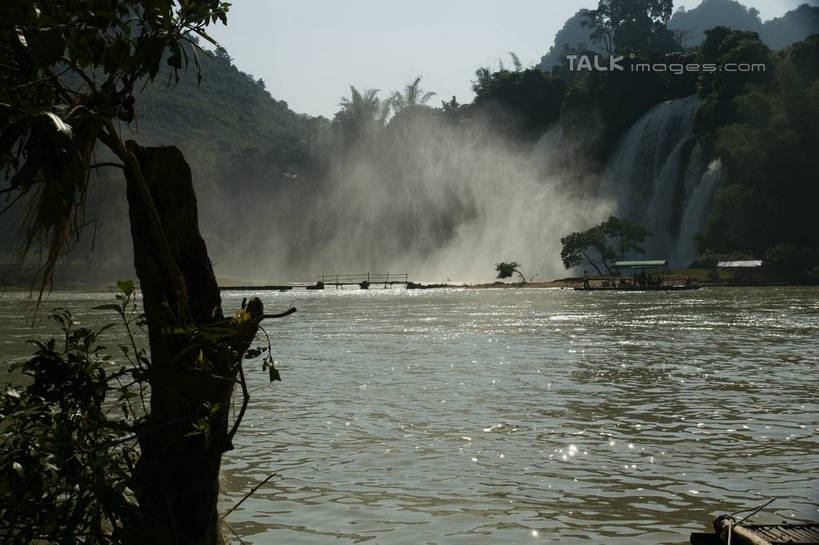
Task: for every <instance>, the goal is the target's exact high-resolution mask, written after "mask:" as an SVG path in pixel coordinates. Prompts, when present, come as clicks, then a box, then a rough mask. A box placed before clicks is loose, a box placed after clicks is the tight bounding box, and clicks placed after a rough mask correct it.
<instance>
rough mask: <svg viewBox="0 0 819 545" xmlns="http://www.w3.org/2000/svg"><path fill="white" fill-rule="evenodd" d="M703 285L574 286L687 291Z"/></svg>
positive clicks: (576, 289)
mask: <svg viewBox="0 0 819 545" xmlns="http://www.w3.org/2000/svg"><path fill="white" fill-rule="evenodd" d="M700 287H701V286H698V285H696V284H692V285H672V286H668V285H666V286H643V287H640V286H589V287H588V288H574V290H575V291H686V290H698V289H700Z"/></svg>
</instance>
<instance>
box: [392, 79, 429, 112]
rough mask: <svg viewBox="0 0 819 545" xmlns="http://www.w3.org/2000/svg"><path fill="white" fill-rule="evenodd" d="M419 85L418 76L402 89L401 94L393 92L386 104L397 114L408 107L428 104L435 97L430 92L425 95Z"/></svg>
mask: <svg viewBox="0 0 819 545" xmlns="http://www.w3.org/2000/svg"><path fill="white" fill-rule="evenodd" d="M420 83H421V76H418V77H417V78H415V79H414V80H413V82H412V83H410V84H408V85H406V86H405V87H404V92H403V94H402V93H400V92H399V91H395V92H394V93H393V94H392V96H391V97H390V98H389V100H388V102H389V103H390V106H392V109H393V110H394V111H395V113H398V112H400V111H401V110H403V109H405V108H409V107H410V106H423V105H425V104H426V103H427V102H429V99H431V98H432V97H434V96H435V95H436V93H434V92H432V91H430V92H426V93H425V92H424V91H423V89H421V87H420Z"/></svg>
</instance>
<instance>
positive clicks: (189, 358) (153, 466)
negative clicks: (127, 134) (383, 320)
mask: <svg viewBox="0 0 819 545" xmlns="http://www.w3.org/2000/svg"><path fill="white" fill-rule="evenodd" d="M127 150H128V154H129V159H130V161H126V163H125V176H126V180H127V194H128V206H129V216H130V223H131V234H132V238H133V242H134V265H135V267H136V272H137V276H138V277H139V280H140V287H141V289H142V294H143V306H144V310H145V315H146V320H147V325H148V335H149V342H150V349H151V354H150V360H151V367H150V370H149V373H148V380H149V383H150V387H151V403H150V416H149V417H148V419H147V422H146V424H145V425H144V427H143V428H142V429H141V431H140V433H139V441H140V447H141V457H140V461H139V463H138V465H137V468H136V472H135V482H134V491H135V493H136V496H137V499H138V501H139V504H140V511H141V517H140V518H141V520H140V522H139V524H138V525H135V527H134V528H132V529H131V530H130V532H129V535H130V541H131V542H132V543H157V544H162V545H164V544H174V545H176V544H180V545H182V544H184V545H211V544H217V543H221V541H222V540H221V536H220V531H219V517H218V513H217V509H216V507H217V500H218V494H219V467H220V464H221V460H222V453H223V452H224V451H225V450H227V449H228V448H229V437H228V424H229V422H228V416H229V410H228V409H229V406H230V400H231V396H232V393H233V387H234V384H235V383H236V377H237V373H238V369H239V365H240V363H241V357H242V355H243V353H244V351H245V350H246V349H247V347H248V346H249V344H250V342H252V339H253V337H254V336H255V334H256V331H257V327H258V323H259V321H260V320H261V318H262V315H263V309H262V308H261V302H259V301H258V300H255V301H253V302H252V305H251V306H249V307H248V312H249V315H248V316H247V318H248V319H246V320H245V321H244V322H243V323H236V322H234V321H229V320H225V318H224V316H223V313H222V308H221V298H220V294H219V288H218V286H217V284H216V278H215V276H214V274H213V268H212V266H211V263H210V259H209V258H208V254H207V248H206V247H205V242H204V241H203V240H202V237H201V235H200V233H199V226H198V217H197V208H196V196H195V194H194V190H193V185H192V182H191V172H190V168H189V166H188V164H187V163H186V162H185V159H184V158H183V156H182V154H181V152H180V151H179V150H178V149H176V148H175V147H161V148H143V147H140V146H138V145H137V144H135V143H134V142H128V143H127ZM146 189H147V192H146ZM154 210H155V212H154ZM157 220H158V223H159V227H158V226H157ZM195 424H199V425H200V428H199V431H198V432H197V431H196V428H195V427H194V425H195ZM203 424H204V425H205V427H204V428H202V427H201V425H203Z"/></svg>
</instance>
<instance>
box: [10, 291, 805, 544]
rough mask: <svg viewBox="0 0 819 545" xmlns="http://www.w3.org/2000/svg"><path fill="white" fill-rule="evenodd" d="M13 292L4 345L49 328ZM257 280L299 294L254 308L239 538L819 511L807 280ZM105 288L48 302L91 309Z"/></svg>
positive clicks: (558, 532)
mask: <svg viewBox="0 0 819 545" xmlns="http://www.w3.org/2000/svg"><path fill="white" fill-rule="evenodd" d="M27 295H28V294H23V293H17V292H5V293H2V294H0V353H1V354H3V356H4V360H5V361H7V362H8V361H10V360H16V359H19V358H22V357H24V356H25V355H26V354H28V353H30V351H31V347H30V346H27V345H25V343H24V341H25V340H26V339H29V338H42V337H44V336H45V335H53V334H55V333H56V332H57V330H56V327H53V326H52V324H51V323H49V322H47V321H45V320H42V319H41V320H39V321H38V323H37V325H36V326H35V328H34V329H33V330H32V329H31V328H30V327H29V323H30V308H31V300H29V299H28V298H27ZM248 295H250V294H249V293H245V292H226V293H223V300H224V307H225V310H226V312H232V311H233V310H235V309H236V308H238V306H239V303H240V301H241V299H242V297H243V296H248ZM258 295H259V296H260V297H261V298H262V299H263V301H264V303H265V306H266V309H268V311H269V312H277V311H280V310H284V309H286V308H287V307H288V306H290V305H291V304H292V305H294V306H296V307H298V309H299V312H298V313H296V314H295V315H292V316H289V317H287V318H285V319H280V320H270V321H268V322H265V328H266V329H267V332H268V333H269V334H270V337H271V340H272V342H273V346H274V355H275V358H276V360H277V361H278V367H279V369H280V371H281V375H282V379H283V382H280V383H275V384H273V385H270V384H269V383H268V377H267V374H266V373H264V372H263V371H262V370H261V362H260V361H248V362H246V366H245V369H246V374H247V377H248V380H249V383H250V391H251V395H252V399H251V401H250V406H249V409H248V412H247V415H246V416H245V420H244V422H243V425H242V428H241V429H240V431H239V433H238V434H237V437H236V440H235V445H236V449H235V450H233V451H231V452H229V453H227V454H226V456H225V459H224V463H223V466H222V469H223V479H222V481H223V490H224V501H223V504H222V509H223V510H226V509H228V508H230V507H231V506H233V505H234V504H235V503H236V502H237V501H239V500H240V499H241V498H242V497H243V495H244V494H245V493H246V492H247V491H248V490H250V489H251V488H252V487H253V486H255V485H256V484H258V483H259V482H260V481H261V480H263V479H264V478H266V477H267V476H268V475H270V474H271V473H273V472H276V473H277V476H276V477H274V478H273V479H272V480H271V481H270V482H269V483H268V484H266V485H265V486H263V487H261V488H260V489H259V490H258V491H257V492H256V493H255V494H254V495H253V496H252V497H251V498H249V499H248V500H247V501H245V502H244V503H243V504H242V505H241V506H240V507H239V508H238V509H236V510H235V511H233V512H232V513H231V514H230V515H229V516H228V518H227V521H228V522H229V523H230V526H231V527H232V528H233V529H234V530H235V531H236V532H237V533H238V534H239V535H241V536H242V539H243V541H244V542H245V543H255V544H267V543H288V544H296V543H359V542H364V541H369V542H371V543H387V544H418V543H442V544H444V543H447V544H449V543H452V544H455V543H464V544H466V543H469V544H475V543H487V544H489V543H523V544H527V543H532V544H536V543H595V544H602V543H612V544H646V545H648V544H657V543H667V544H682V543H687V541H688V535H689V533H690V532H692V531H704V530H705V528H706V527H707V525H708V523H709V521H710V518H711V517H712V516H713V515H715V514H717V513H728V512H732V511H736V510H739V509H744V508H747V507H750V506H753V505H756V504H759V503H761V502H762V501H764V500H766V499H768V498H772V497H776V498H778V499H777V501H776V502H774V504H773V505H772V506H771V507H770V508H768V509H766V510H765V511H764V512H763V513H761V514H760V515H758V516H757V517H756V519H755V520H757V521H760V522H778V521H781V520H789V521H799V520H806V519H812V520H816V519H817V518H819V398H818V397H817V394H816V390H817V387H819V288H798V287H791V288H712V289H702V290H697V291H690V292H681V293H658V292H647V293H639V292H633V293H580V292H574V291H571V290H559V289H520V290H516V289H484V290H471V289H464V290H430V291H409V292H408V291H406V290H403V289H400V290H370V291H358V290H334V289H327V290H325V291H323V292H304V291H302V292H296V291H293V292H289V293H277V292H260V293H259V294H258ZM112 298H113V295H112V294H105V293H80V292H74V293H69V292H59V293H54V294H52V295H51V296H50V298H49V299H48V300H47V301H46V303H45V304H44V308H45V309H51V308H53V307H57V306H63V307H67V308H70V309H72V310H73V311H74V312H75V318H76V320H77V321H79V322H80V323H81V324H82V325H84V326H92V325H95V324H103V323H106V322H108V321H113V317H111V316H110V313H108V312H106V311H92V310H89V309H90V307H92V306H94V305H98V304H101V303H105V302H110V301H111V299H112ZM114 331H115V330H113V329H112V330H109V333H108V334H107V340H106V342H105V344H107V345H108V346H109V349H111V353H115V352H116V351H115V350H114V349H115V347H116V344H117V339H116V336H117V335H118V334H119V333H114ZM7 379H8V377H7V376H4V380H3V382H7ZM239 398H240V396H237V399H236V401H237V406H238V401H240V399H239Z"/></svg>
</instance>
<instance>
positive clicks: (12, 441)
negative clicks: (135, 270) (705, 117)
mask: <svg viewBox="0 0 819 545" xmlns="http://www.w3.org/2000/svg"><path fill="white" fill-rule="evenodd" d="M121 287H122V288H123V291H122V292H121V293H120V294H119V295H117V302H116V304H112V305H106V307H107V308H113V309H115V310H116V312H117V313H118V314H119V315H120V317H121V324H120V326H121V327H122V328H124V330H125V333H126V337H127V338H128V339H130V340H131V341H132V343H130V344H127V345H122V346H120V347H119V350H120V351H121V352H122V355H123V356H124V357H125V359H126V362H127V363H126V364H125V365H120V364H117V363H115V362H113V361H112V358H111V356H110V355H109V354H108V352H107V351H106V348H105V347H104V346H103V345H101V344H100V342H101V341H102V336H103V333H104V332H105V331H106V330H107V329H109V328H111V327H112V325H113V324H111V325H107V326H105V327H103V328H101V329H99V330H97V331H92V330H90V329H88V328H84V327H77V326H76V323H75V321H74V320H73V318H72V315H71V312H70V311H68V310H65V309H57V310H55V311H53V312H52V313H51V318H52V319H53V320H54V321H55V322H56V323H57V324H58V325H59V327H60V329H61V331H62V337H61V338H59V339H56V338H52V339H51V340H49V341H47V342H40V341H31V342H32V344H34V345H35V347H36V351H35V354H34V357H32V358H31V359H29V360H28V361H26V362H24V363H20V364H16V365H13V366H12V371H19V372H22V373H23V374H24V375H26V376H28V377H29V379H30V383H29V384H28V385H27V386H25V387H22V388H13V387H11V386H8V387H7V389H6V391H5V394H4V395H3V397H2V400H0V430H2V432H0V520H2V521H3V522H2V523H0V537H2V540H3V542H4V543H10V544H11V543H14V544H17V543H19V544H28V543H31V542H32V541H35V540H47V541H48V542H53V543H57V542H59V543H119V542H121V541H122V540H123V539H124V537H125V532H126V529H127V528H128V526H129V525H130V524H132V523H133V520H134V519H135V517H136V513H137V504H136V500H135V497H134V492H133V471H134V467H135V466H136V463H137V461H138V446H137V439H136V430H137V428H138V427H139V426H141V425H142V423H143V418H144V416H145V413H146V411H145V405H144V403H145V402H146V400H145V394H146V390H145V387H146V380H145V370H146V364H148V361H147V359H146V358H145V354H144V352H143V351H142V350H138V349H136V348H135V347H136V346H137V345H136V343H135V342H133V341H134V328H139V327H140V326H141V318H140V316H139V314H138V312H137V308H136V304H135V302H134V290H133V283H122V284H121Z"/></svg>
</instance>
